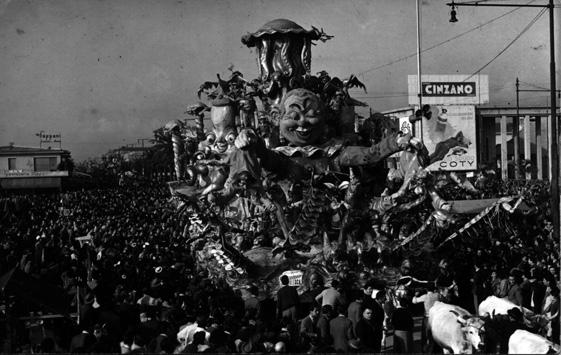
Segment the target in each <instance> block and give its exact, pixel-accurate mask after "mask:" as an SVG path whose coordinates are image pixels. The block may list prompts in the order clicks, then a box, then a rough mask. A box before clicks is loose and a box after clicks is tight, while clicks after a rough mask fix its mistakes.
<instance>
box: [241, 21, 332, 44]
mask: <svg viewBox="0 0 561 355" xmlns="http://www.w3.org/2000/svg"><path fill="white" fill-rule="evenodd" d="M275 35H295V36H298V37H305V38H309V39H311V40H318V39H320V38H321V35H322V32H321V31H320V30H318V29H317V28H315V27H313V28H312V29H311V30H309V31H308V30H305V29H304V28H302V26H300V25H298V24H297V23H296V22H294V21H290V20H287V19H276V20H272V21H269V22H267V23H266V24H264V25H263V26H262V27H261V28H260V29H258V30H257V31H255V32H253V33H248V34H246V35H244V36H242V43H243V44H245V45H246V46H248V47H254V46H255V45H256V43H257V42H258V41H259V39H260V38H263V37H267V36H271V37H274V36H275Z"/></svg>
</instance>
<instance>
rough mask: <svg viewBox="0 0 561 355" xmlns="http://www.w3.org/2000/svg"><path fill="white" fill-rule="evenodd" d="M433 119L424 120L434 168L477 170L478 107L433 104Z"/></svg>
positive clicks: (424, 135)
mask: <svg viewBox="0 0 561 355" xmlns="http://www.w3.org/2000/svg"><path fill="white" fill-rule="evenodd" d="M431 112H432V117H431V119H429V120H427V119H423V142H424V144H425V146H426V147H427V149H428V151H429V154H430V161H431V163H430V166H429V169H430V170H446V171H458V170H475V169H477V150H476V135H475V134H476V131H475V106H472V105H461V106H460V105H431Z"/></svg>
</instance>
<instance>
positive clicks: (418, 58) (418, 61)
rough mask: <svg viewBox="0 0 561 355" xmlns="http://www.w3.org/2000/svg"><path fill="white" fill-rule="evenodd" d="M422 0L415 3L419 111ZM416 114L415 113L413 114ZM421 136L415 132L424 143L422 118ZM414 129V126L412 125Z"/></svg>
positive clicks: (420, 98)
mask: <svg viewBox="0 0 561 355" xmlns="http://www.w3.org/2000/svg"><path fill="white" fill-rule="evenodd" d="M420 1H421V0H416V1H415V4H416V6H415V8H416V10H417V86H418V91H419V94H418V96H419V110H422V109H423V81H422V79H421V4H420ZM413 114H415V113H413ZM418 122H419V131H420V132H419V134H417V132H415V135H418V136H419V138H420V139H421V141H423V119H422V118H421V119H420V120H419V121H418ZM411 127H412V128H415V127H414V124H412V125H411Z"/></svg>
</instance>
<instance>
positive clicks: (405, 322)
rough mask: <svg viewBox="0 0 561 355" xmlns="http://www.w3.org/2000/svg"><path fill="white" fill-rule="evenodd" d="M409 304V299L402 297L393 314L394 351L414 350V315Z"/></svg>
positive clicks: (405, 351) (409, 351) (408, 351)
mask: <svg viewBox="0 0 561 355" xmlns="http://www.w3.org/2000/svg"><path fill="white" fill-rule="evenodd" d="M407 306H408V304H407V300H405V299H404V298H401V299H400V300H399V306H398V307H397V308H396V309H395V310H394V311H393V314H392V324H393V327H394V336H393V342H394V347H393V352H396V353H411V352H413V316H412V314H411V311H410V310H409V309H408V308H407Z"/></svg>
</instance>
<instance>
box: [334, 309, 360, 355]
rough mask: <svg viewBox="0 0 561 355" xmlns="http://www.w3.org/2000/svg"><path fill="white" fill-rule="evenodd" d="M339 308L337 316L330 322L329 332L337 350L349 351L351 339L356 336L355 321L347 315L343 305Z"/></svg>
mask: <svg viewBox="0 0 561 355" xmlns="http://www.w3.org/2000/svg"><path fill="white" fill-rule="evenodd" d="M337 309H338V312H337V313H338V314H337V317H335V318H333V319H332V320H331V321H330V322H329V332H330V334H331V337H332V338H333V348H334V349H335V351H337V352H344V353H346V352H348V351H349V341H350V340H351V339H354V337H355V335H354V330H353V322H351V320H350V319H349V318H347V317H346V316H345V311H344V308H343V306H338V307H337Z"/></svg>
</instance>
